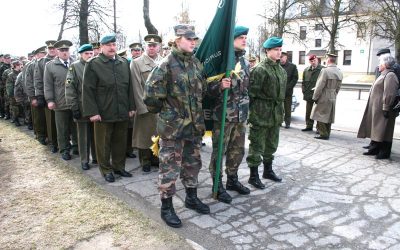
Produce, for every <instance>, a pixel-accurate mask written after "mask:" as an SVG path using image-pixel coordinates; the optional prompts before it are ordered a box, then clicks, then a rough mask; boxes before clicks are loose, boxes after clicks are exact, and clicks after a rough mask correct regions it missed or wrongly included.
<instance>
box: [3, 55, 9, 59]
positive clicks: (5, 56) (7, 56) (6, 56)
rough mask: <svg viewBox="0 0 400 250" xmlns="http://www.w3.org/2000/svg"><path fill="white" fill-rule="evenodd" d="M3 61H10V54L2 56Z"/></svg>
mask: <svg viewBox="0 0 400 250" xmlns="http://www.w3.org/2000/svg"><path fill="white" fill-rule="evenodd" d="M3 57H4V59H10V58H11V56H10V54H4V56H3Z"/></svg>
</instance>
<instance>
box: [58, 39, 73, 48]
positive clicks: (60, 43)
mask: <svg viewBox="0 0 400 250" xmlns="http://www.w3.org/2000/svg"><path fill="white" fill-rule="evenodd" d="M71 46H72V42H71V41H68V40H60V41H58V42H56V43H55V44H54V47H55V48H57V49H69V47H71Z"/></svg>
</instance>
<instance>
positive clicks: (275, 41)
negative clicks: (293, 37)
mask: <svg viewBox="0 0 400 250" xmlns="http://www.w3.org/2000/svg"><path fill="white" fill-rule="evenodd" d="M282 44H283V39H282V38H280V37H276V36H272V37H270V38H268V39H267V40H266V41H265V42H264V43H263V48H264V49H272V48H276V47H282Z"/></svg>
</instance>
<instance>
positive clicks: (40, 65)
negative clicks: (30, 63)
mask: <svg viewBox="0 0 400 250" xmlns="http://www.w3.org/2000/svg"><path fill="white" fill-rule="evenodd" d="M53 58H54V57H51V56H49V55H46V56H45V57H42V58H40V59H39V61H37V63H35V70H34V73H33V85H34V86H35V96H44V81H43V76H44V67H45V65H46V63H47V62H49V61H51V60H53Z"/></svg>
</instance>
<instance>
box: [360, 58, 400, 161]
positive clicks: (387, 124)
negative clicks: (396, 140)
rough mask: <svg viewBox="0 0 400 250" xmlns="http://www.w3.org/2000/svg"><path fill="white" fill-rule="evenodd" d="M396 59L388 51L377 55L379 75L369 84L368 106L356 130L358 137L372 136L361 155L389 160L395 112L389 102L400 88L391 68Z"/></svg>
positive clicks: (391, 101) (392, 100) (391, 102)
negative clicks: (369, 144) (365, 150)
mask: <svg viewBox="0 0 400 250" xmlns="http://www.w3.org/2000/svg"><path fill="white" fill-rule="evenodd" d="M394 64H395V59H394V58H393V57H392V56H390V55H389V54H384V55H382V56H381V57H380V58H379V71H380V72H381V75H380V76H379V77H378V78H377V79H376V80H375V82H374V84H373V85H372V88H371V91H370V95H369V98H368V103H367V107H366V108H365V112H364V116H363V119H362V121H361V125H360V128H359V130H358V134H357V137H358V138H371V144H372V145H371V146H370V148H369V150H368V152H365V153H364V155H376V159H388V158H389V157H390V151H391V148H392V141H393V131H394V124H395V119H396V113H395V112H394V111H393V110H392V105H393V102H394V100H395V97H396V93H397V90H398V88H399V81H398V79H397V76H396V74H395V73H394V72H393V71H392V70H391V68H392V67H393V65H394Z"/></svg>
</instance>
